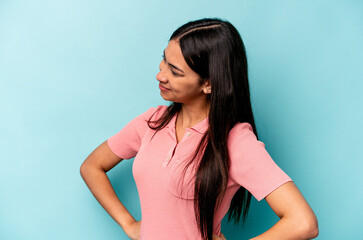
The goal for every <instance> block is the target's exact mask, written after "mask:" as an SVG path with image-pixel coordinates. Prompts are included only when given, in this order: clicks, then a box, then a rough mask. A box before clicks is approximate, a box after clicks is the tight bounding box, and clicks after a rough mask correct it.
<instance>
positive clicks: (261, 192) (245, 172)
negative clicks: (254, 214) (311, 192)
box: [228, 122, 292, 201]
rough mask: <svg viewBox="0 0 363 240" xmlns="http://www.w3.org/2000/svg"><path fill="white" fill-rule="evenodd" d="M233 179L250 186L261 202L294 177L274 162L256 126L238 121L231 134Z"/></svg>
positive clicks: (230, 151) (229, 146) (230, 149)
mask: <svg viewBox="0 0 363 240" xmlns="http://www.w3.org/2000/svg"><path fill="white" fill-rule="evenodd" d="M228 149H229V153H230V159H231V165H230V174H231V178H232V180H234V181H235V182H236V183H237V184H239V185H240V186H242V187H244V188H245V189H247V190H248V191H249V192H250V193H251V194H252V195H253V196H254V197H255V198H256V199H257V200H258V201H261V200H262V199H264V198H265V197H266V196H267V195H268V194H269V193H271V192H272V191H273V190H275V189H276V188H278V187H279V186H281V185H282V184H284V183H286V182H289V181H292V179H291V178H290V177H289V176H288V175H287V174H286V173H285V172H284V171H283V170H282V169H281V168H280V167H279V166H278V165H277V164H276V163H275V162H274V160H273V159H272V158H271V156H270V155H269V153H268V152H267V151H266V149H265V144H264V143H263V142H261V141H259V140H257V137H256V135H255V134H254V132H253V129H252V126H251V125H250V124H249V123H247V122H244V123H237V124H236V125H235V126H234V127H233V128H232V129H231V131H230V134H229V136H228Z"/></svg>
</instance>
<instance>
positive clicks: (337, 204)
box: [0, 0, 363, 240]
mask: <svg viewBox="0 0 363 240" xmlns="http://www.w3.org/2000/svg"><path fill="white" fill-rule="evenodd" d="M203 17H220V18H224V19H227V20H229V21H230V22H231V23H232V24H234V25H235V26H236V28H237V29H238V30H239V31H240V33H241V35H242V38H243V40H244V42H245V45H246V49H247V54H248V60H249V71H250V85H251V96H252V104H253V109H254V113H255V118H256V124H257V128H258V133H259V135H260V140H261V141H263V142H264V143H265V144H266V149H267V151H268V152H269V153H270V155H271V156H272V157H273V159H274V160H275V161H276V163H277V164H278V165H279V166H280V167H281V168H282V169H283V170H284V171H285V172H286V173H287V174H288V175H289V176H290V177H291V178H292V179H293V180H294V181H295V184H296V185H297V186H298V187H299V189H300V191H301V192H302V193H303V195H304V196H305V198H306V199H307V201H308V202H309V204H310V205H311V207H312V208H313V210H314V211H315V213H316V215H317V217H318V220H319V228H320V234H319V237H318V239H324V240H325V239H327V240H328V239H329V240H331V239H358V238H360V237H361V236H362V234H363V230H362V222H363V214H362V213H363V205H362V202H363V191H362V190H363V188H362V184H363V162H362V160H363V157H362V151H361V150H362V143H363V141H362V135H363V131H362V127H361V124H362V117H363V114H362V103H363V101H362V100H363V97H362V95H361V92H362V87H363V83H362V80H363V79H362V76H363V68H362V66H363V64H362V58H363V47H362V43H363V3H362V1H358V0H357V1H353V0H347V1H327V0H326V1H312V0H311V1H291V0H286V1H272V0H271V1H252V0H250V1H247V0H245V1H225V2H222V1H192V0H184V1H166V0H158V1H146V0H145V1H112V0H106V1H84V0H83V1H69V0H65V1H45V0H43V1H41V0H38V1H34V0H33V1H4V0H3V1H0V109H1V110H0V146H1V148H0V159H1V166H0V239H4V240H8V239H11V240H13V239H14V240H20V239H28V240H32V239H37V240H43V239H44V240H45V239H53V240H58V239H80V240H83V239H87V240H93V239H110V240H111V239H128V238H127V237H126V235H125V234H124V233H123V231H122V229H121V228H120V227H119V226H118V225H117V224H116V223H115V222H114V221H113V220H112V219H111V217H109V216H108V215H107V213H106V212H105V211H104V210H103V208H102V207H101V206H100V205H99V204H98V202H97V201H96V200H95V199H94V198H93V196H92V194H91V193H90V191H89V190H88V188H87V187H86V185H85V183H84V182H83V180H82V179H81V177H80V174H79V167H80V165H81V163H82V162H83V161H84V159H85V158H86V157H87V156H88V155H89V154H90V153H91V152H92V151H93V150H94V149H95V148H96V147H97V146H98V145H99V144H101V143H102V142H103V141H105V140H106V139H107V138H109V137H110V136H111V135H113V134H115V133H116V132H118V131H119V130H120V129H121V128H122V127H123V126H124V125H126V124H127V123H128V122H129V121H130V120H131V119H133V118H134V117H135V116H137V115H139V114H140V113H142V112H144V111H146V110H147V109H148V108H149V107H152V106H156V105H159V104H168V102H165V101H164V100H163V99H162V98H161V97H160V94H159V89H158V85H157V83H158V82H157V81H156V79H155V75H156V73H157V71H158V65H159V62H160V61H161V55H162V51H163V49H164V48H165V47H166V45H167V40H168V38H169V36H170V35H171V33H172V32H173V31H174V30H175V29H176V28H177V27H178V26H180V25H182V24H184V23H186V22H187V21H190V20H195V19H199V18H203ZM131 166H132V160H129V161H123V162H121V163H120V164H119V165H117V166H116V167H115V168H114V169H112V170H111V171H110V172H109V173H108V175H109V177H110V179H111V182H112V184H113V186H114V187H115V189H116V191H117V194H118V196H119V197H120V199H121V201H122V202H123V203H124V205H125V206H126V207H127V208H128V209H129V211H130V212H131V213H132V214H133V216H134V217H135V218H136V219H140V216H141V213H140V205H139V201H138V194H137V190H136V186H135V183H134V180H133V178H132V173H131ZM277 220H278V218H277V217H276V216H275V214H274V213H273V211H272V210H271V209H270V208H269V206H268V204H267V203H266V201H265V200H262V201H261V202H257V201H256V200H255V199H253V201H252V206H251V211H250V215H249V219H248V221H247V222H246V225H245V226H244V227H241V226H234V225H233V223H227V221H226V219H224V220H223V225H222V232H223V233H224V234H225V236H226V237H227V239H228V240H234V239H247V238H251V237H254V236H256V235H258V234H261V233H262V232H264V231H266V230H267V229H268V228H270V227H271V226H272V225H273V224H274V223H275V222H276V221H277Z"/></svg>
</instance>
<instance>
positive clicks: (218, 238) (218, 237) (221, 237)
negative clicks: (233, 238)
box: [212, 233, 227, 240]
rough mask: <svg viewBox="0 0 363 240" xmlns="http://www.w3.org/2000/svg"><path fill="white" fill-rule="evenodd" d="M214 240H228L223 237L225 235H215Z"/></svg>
mask: <svg viewBox="0 0 363 240" xmlns="http://www.w3.org/2000/svg"><path fill="white" fill-rule="evenodd" d="M212 240H227V239H226V237H225V236H224V235H223V233H221V234H219V236H218V235H215V234H213V239H212Z"/></svg>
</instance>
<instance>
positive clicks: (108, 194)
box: [81, 18, 318, 240]
mask: <svg viewBox="0 0 363 240" xmlns="http://www.w3.org/2000/svg"><path fill="white" fill-rule="evenodd" d="M159 68H160V71H159V73H158V74H157V76H156V79H157V80H158V82H159V88H160V94H161V96H162V98H163V99H165V100H167V101H170V102H171V104H170V105H169V106H164V105H160V106H157V107H151V108H149V109H148V110H147V111H146V112H144V113H143V114H141V115H139V116H138V117H136V118H135V119H133V120H132V121H131V122H130V123H128V124H127V125H126V126H125V127H124V128H123V129H122V130H121V131H119V132H118V133H116V134H115V135H113V136H111V137H110V138H109V139H107V141H105V142H104V143H102V144H101V145H100V146H99V147H97V148H96V149H95V150H94V151H93V152H92V153H91V154H90V155H89V156H88V158H87V159H86V160H85V161H84V163H83V164H82V166H81V175H82V177H83V179H84V180H85V182H86V184H87V186H88V187H89V188H90V190H91V192H92V193H93V195H94V196H95V197H96V199H97V200H98V201H99V202H100V204H101V205H102V206H103V207H104V208H105V210H106V211H107V212H108V213H109V214H110V215H111V216H112V218H113V219H114V220H115V221H116V222H117V223H118V224H119V225H120V226H121V227H122V229H123V230H124V231H125V233H126V234H127V235H128V236H129V237H130V238H131V239H142V240H155V239H158V240H164V239H165V240H170V239H181V240H182V239H193V240H195V239H208V240H211V239H213V240H218V239H225V237H224V235H223V234H222V233H221V220H222V218H223V217H224V216H225V215H226V213H227V212H228V213H229V219H233V218H234V219H235V220H236V221H239V220H240V219H241V216H242V218H243V219H244V218H245V217H246V215H247V212H248V209H249V204H250V201H251V196H252V195H253V196H254V197H255V198H256V199H257V200H258V201H260V200H262V199H266V201H267V203H268V204H269V205H270V206H271V208H272V210H273V211H274V212H275V213H276V214H277V216H279V217H280V220H279V221H278V222H277V223H276V224H275V225H274V226H273V227H272V228H271V229H269V230H268V231H266V232H265V233H263V234H261V235H260V236H257V237H255V238H253V239H255V240H257V239H279V240H282V239H311V238H314V237H316V236H317V235H318V224H317V219H316V216H315V214H314V212H313V211H312V209H311V208H310V206H309V205H308V203H307V202H306V201H305V199H304V197H303V196H302V195H301V193H300V191H299V190H298V188H297V187H296V186H295V184H294V183H293V181H292V180H291V178H290V177H289V176H288V175H287V174H286V173H285V172H283V171H282V170H281V169H280V168H279V167H278V166H277V165H276V163H275V162H274V161H273V160H272V158H271V157H270V155H269V154H268V153H267V151H266V149H265V145H264V143H263V142H261V141H259V140H258V137H257V131H256V126H255V123H254V118H253V113H252V108H251V101H250V93H249V82H248V74H247V59H246V53H245V48H244V45H243V42H242V39H241V37H240V35H239V33H238V31H237V30H236V28H235V27H233V25H231V24H230V23H229V22H228V21H224V20H221V19H210V18H208V19H200V20H196V21H192V22H188V23H186V24H185V25H183V26H181V27H180V28H178V29H177V30H176V31H175V32H174V33H173V34H172V36H171V37H170V40H169V44H168V45H167V47H166V48H165V50H164V52H163V59H162V61H161V63H160V66H159ZM135 156H136V157H135ZM133 157H135V159H134V163H133V170H132V171H133V175H134V178H135V182H136V185H137V189H138V192H139V196H140V203H141V211H142V221H141V220H140V221H136V220H135V219H134V218H133V217H132V216H131V215H130V213H129V212H128V211H127V209H126V208H125V207H124V205H123V204H122V203H121V202H120V200H119V199H118V198H117V196H116V194H115V192H114V190H113V188H112V186H111V184H110V182H109V179H108V178H107V175H106V172H107V171H109V170H110V169H111V168H113V167H114V166H115V165H117V164H118V163H119V162H120V161H121V160H123V159H130V158H133Z"/></svg>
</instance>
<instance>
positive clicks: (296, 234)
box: [251, 217, 317, 240]
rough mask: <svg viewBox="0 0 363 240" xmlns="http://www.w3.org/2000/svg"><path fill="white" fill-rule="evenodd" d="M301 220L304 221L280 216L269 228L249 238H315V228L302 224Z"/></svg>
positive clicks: (260, 239) (291, 239) (292, 239)
mask: <svg viewBox="0 0 363 240" xmlns="http://www.w3.org/2000/svg"><path fill="white" fill-rule="evenodd" d="M302 222H304V221H298V220H291V219H288V218H286V217H285V218H284V217H282V218H281V219H280V220H279V221H278V222H277V223H276V224H275V225H274V226H272V227H271V228H270V229H269V230H267V231H266V232H264V233H263V234H261V235H259V236H257V237H254V238H252V239H251V240H275V239H276V240H277V239H278V240H300V239H301V240H302V239H313V238H315V237H316V236H317V229H315V228H314V226H309V225H308V224H305V225H304V224H302Z"/></svg>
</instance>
